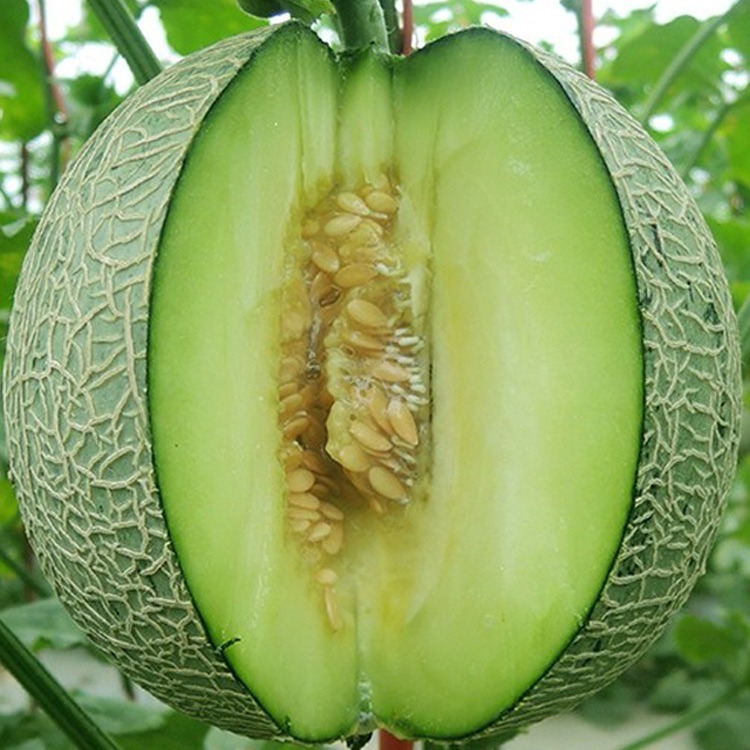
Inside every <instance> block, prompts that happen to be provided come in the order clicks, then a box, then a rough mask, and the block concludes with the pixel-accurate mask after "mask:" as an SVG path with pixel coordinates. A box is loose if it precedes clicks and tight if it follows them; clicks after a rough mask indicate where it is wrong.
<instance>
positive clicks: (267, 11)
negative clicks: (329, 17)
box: [237, 0, 334, 24]
mask: <svg viewBox="0 0 750 750" xmlns="http://www.w3.org/2000/svg"><path fill="white" fill-rule="evenodd" d="M237 4H238V5H239V7H240V9H241V10H243V11H244V12H245V13H248V14H249V15H251V16H257V17H258V18H272V17H273V16H278V15H281V14H282V13H289V15H290V16H291V17H292V18H297V19H298V20H300V21H302V22H303V23H306V24H311V23H313V21H315V20H316V19H317V18H320V16H322V15H323V14H325V13H333V12H334V9H333V5H332V4H331V3H330V2H329V0H237Z"/></svg>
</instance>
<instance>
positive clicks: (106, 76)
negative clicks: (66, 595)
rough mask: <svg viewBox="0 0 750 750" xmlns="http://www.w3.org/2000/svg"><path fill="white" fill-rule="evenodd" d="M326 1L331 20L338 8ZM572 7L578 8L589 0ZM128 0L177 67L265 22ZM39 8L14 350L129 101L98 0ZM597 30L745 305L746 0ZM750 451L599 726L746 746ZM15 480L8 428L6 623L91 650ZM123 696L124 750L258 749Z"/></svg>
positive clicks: (611, 20) (31, 641) (463, 10)
mask: <svg viewBox="0 0 750 750" xmlns="http://www.w3.org/2000/svg"><path fill="white" fill-rule="evenodd" d="M252 2H257V0H252ZM263 2H266V4H268V3H267V1H266V0H263ZM263 2H260V4H261V5H262V4H263ZM316 2H317V3H318V5H319V6H320V8H321V9H323V10H325V9H326V7H327V2H326V0H316ZM528 2H530V3H532V4H533V0H528ZM561 3H562V5H563V6H564V7H565V8H566V9H567V10H569V11H570V12H573V13H579V12H580V4H579V0H561ZM127 5H128V7H129V8H130V10H131V12H132V13H133V14H134V15H136V16H141V15H143V14H144V13H147V12H148V13H151V14H154V13H158V18H159V19H160V23H161V25H162V27H163V31H164V36H165V38H166V41H167V43H168V45H169V47H170V48H171V50H172V53H171V54H170V60H172V59H176V58H177V57H178V56H180V55H185V54H188V53H190V52H192V51H193V50H196V49H198V48H200V47H202V46H204V45H206V44H209V43H211V42H212V41H215V40H217V39H220V38H223V37H225V36H228V35H230V34H234V33H237V32H239V31H242V30H246V29H250V28H253V27H255V26H258V25H261V24H263V23H265V21H262V20H259V19H253V18H250V17H248V16H246V15H244V14H242V13H240V12H239V11H238V9H237V8H236V5H235V2H234V0H127ZM288 5H289V4H288ZM291 5H293V3H291ZM43 13H44V5H43V3H42V0H1V1H0V337H3V339H4V336H5V333H6V329H7V322H8V316H9V310H10V305H11V299H12V294H13V288H14V284H15V281H16V277H17V274H18V271H19V268H20V264H21V260H22V258H23V255H24V252H25V250H26V248H27V246H28V243H29V240H30V237H31V234H32V232H33V230H34V227H35V225H36V223H37V220H38V216H39V213H40V211H41V210H42V208H43V206H44V204H45V202H46V200H47V198H48V196H49V194H50V192H51V190H52V189H53V187H54V184H55V183H56V181H57V179H58V177H59V175H60V173H61V172H62V170H64V168H65V166H66V164H67V163H68V162H69V160H70V159H71V158H72V157H73V156H74V155H75V153H76V151H77V150H78V149H79V148H80V146H81V144H82V143H83V142H84V141H85V140H86V139H87V138H88V136H89V135H90V134H91V133H92V131H93V130H94V129H95V128H96V126H97V125H98V124H99V123H100V122H101V121H102V119H103V118H104V117H105V116H106V115H107V114H108V113H109V112H110V111H112V109H114V108H115V107H116V106H117V104H118V103H119V102H120V100H121V98H122V96H123V95H124V94H126V93H127V92H122V91H118V89H117V88H116V86H115V79H114V76H113V70H114V69H116V67H115V66H116V63H117V61H118V57H119V54H118V52H117V49H116V48H115V47H114V46H112V45H111V43H110V42H109V37H108V35H107V33H106V32H105V31H104V29H103V27H102V26H101V25H100V23H99V22H98V20H97V18H96V16H95V15H94V14H93V13H92V12H91V9H90V7H89V6H86V10H85V13H84V16H83V20H82V22H81V23H79V24H77V25H76V26H73V27H70V28H68V30H67V32H66V34H65V36H64V38H62V39H59V40H56V41H55V42H54V43H48V42H47V41H46V38H45V33H44V31H45V25H44V23H43V21H42V18H43ZM40 14H41V16H40ZM506 15H507V11H506V10H505V9H504V8H503V7H502V2H501V0H500V2H497V3H486V2H476V1H475V0H442V1H435V2H425V3H422V4H420V5H418V6H417V7H416V8H415V9H414V20H415V24H416V27H417V31H418V35H419V37H420V39H421V40H425V39H428V40H429V39H431V38H434V37H437V36H440V35H442V34H444V33H446V32H448V31H451V30H453V29H455V28H459V27H461V26H465V25H468V24H473V23H478V22H481V21H485V22H487V21H492V22H494V23H502V19H503V18H504V17H505V16H506ZM326 24H327V22H326V20H325V18H324V19H323V21H322V26H323V27H326ZM597 25H598V28H600V29H602V28H603V29H605V30H606V32H607V33H606V37H607V38H608V39H609V40H610V41H608V42H607V43H606V44H605V45H604V46H600V48H599V49H597V79H598V80H599V81H600V83H602V84H603V85H604V86H606V87H608V88H609V89H610V90H611V91H612V92H613V93H614V94H615V96H616V97H617V98H618V99H619V100H620V101H621V102H622V103H623V104H625V106H626V107H628V108H629V109H630V110H631V112H633V113H634V114H635V115H636V117H640V118H641V119H642V120H643V121H644V122H645V124H646V126H647V127H648V128H649V129H650V130H651V132H652V134H653V135H654V137H655V138H656V140H657V141H658V142H659V143H660V145H661V146H662V148H663V149H664V150H665V151H666V153H667V155H668V156H669V157H670V158H671V159H672V161H673V162H674V164H675V165H676V166H677V169H678V170H679V171H680V172H681V173H682V174H683V176H684V178H685V179H686V181H687V183H688V185H689V186H690V188H691V190H692V191H693V193H694V195H695V197H696V199H697V201H698V203H699V205H700V207H701V209H702V210H703V212H704V214H705V216H706V219H707V221H708V223H709V224H710V226H711V228H712V230H713V232H714V234H715V236H716V239H717V242H718V244H719V247H720V250H721V254H722V257H723V259H724V263H725V266H726V270H727V274H728V277H729V280H730V283H731V288H732V293H733V296H734V300H735V303H736V305H737V307H738V308H740V306H741V305H742V303H743V302H744V300H745V299H746V297H747V296H748V293H750V215H749V214H748V210H747V206H748V201H750V89H749V88H748V83H749V81H750V78H749V74H750V67H749V66H750V0H739V2H737V3H736V4H735V5H734V6H733V7H732V9H731V10H730V12H728V13H727V14H725V15H724V16H722V17H718V18H714V19H709V20H708V21H705V22H701V21H698V20H697V19H695V18H693V17H691V16H681V17H678V18H675V19H673V20H671V21H669V22H668V23H662V24H659V23H657V22H656V21H655V14H654V8H653V7H652V8H647V9H641V10H633V11H632V12H630V13H628V14H626V15H624V16H619V15H617V14H615V13H613V12H608V13H607V14H606V15H605V16H604V17H602V18H599V19H597ZM94 46H95V48H96V49H97V50H99V51H100V52H101V49H102V48H104V49H106V50H108V52H107V54H108V55H109V56H110V60H111V63H110V65H109V66H107V69H106V70H105V72H104V73H103V74H101V75H96V74H92V73H90V72H85V71H84V72H76V73H75V74H73V75H71V76H64V77H57V76H55V75H50V72H51V71H53V70H57V69H59V68H60V67H61V66H60V63H63V62H65V61H66V60H69V59H71V58H76V59H78V58H79V57H80V55H81V53H82V52H83V51H85V50H87V49H92V48H94ZM548 46H550V47H552V46H553V45H552V44H548ZM63 67H64V66H63ZM67 69H71V68H70V67H68V68H67ZM133 86H135V84H133ZM744 312H746V311H743V313H744ZM742 319H743V322H744V320H745V316H744V314H743V318H742ZM749 330H750V329H749ZM1 356H2V355H1V354H0V357H1ZM748 449H750V431H749V434H748V435H745V436H744V438H743V446H742V456H741V459H740V466H739V472H738V476H737V480H736V482H735V485H734V488H733V490H732V492H731V495H730V498H729V508H728V511H727V513H726V516H725V519H724V524H723V529H722V532H721V536H720V540H719V543H718V545H717V547H716V549H715V551H714V554H713V556H712V558H711V561H710V568H709V572H708V574H707V575H706V576H705V577H704V578H703V579H702V581H701V583H700V584H699V586H698V589H697V590H696V592H695V594H694V596H693V597H692V599H691V601H690V603H689V605H688V607H687V608H686V610H685V611H684V612H683V613H682V614H681V615H680V616H679V617H678V618H677V619H676V621H675V622H674V624H673V626H672V627H671V628H670V630H669V632H668V633H667V634H666V635H665V636H664V637H663V638H662V639H661V640H660V641H659V642H658V643H657V644H656V646H655V647H654V648H653V649H652V650H651V652H650V653H649V654H648V655H647V657H646V658H644V659H643V660H642V661H641V662H640V663H639V664H638V665H637V666H636V667H634V668H633V669H631V670H630V672H628V673H627V674H626V675H625V676H624V677H623V678H622V679H621V680H620V681H618V682H617V683H616V684H615V685H613V686H612V687H611V688H610V689H608V690H607V691H605V692H604V693H603V694H601V695H599V696H597V697H595V698H594V699H592V700H590V701H589V702H588V703H587V704H586V705H584V706H583V707H582V708H581V709H580V713H581V715H582V716H583V717H585V718H586V719H587V720H589V721H592V722H596V723H599V724H607V725H611V724H615V723H617V722H621V721H624V720H626V719H628V718H629V717H630V716H631V715H632V714H633V712H634V711H635V710H636V709H637V708H638V707H643V706H644V705H645V706H648V707H649V708H650V709H652V710H654V711H657V712H663V714H664V730H663V731H662V732H661V733H659V734H660V736H665V735H668V734H669V733H671V732H673V731H675V730H676V729H678V728H682V727H685V726H689V727H691V728H692V731H693V732H694V736H695V740H696V742H697V744H698V745H699V746H700V747H701V748H704V750H750V645H749V644H750V587H749V586H748V583H747V581H748V574H750V512H748V492H749V490H750V462H749V461H748V459H747V453H748ZM6 473H7V455H6V452H5V447H4V440H3V436H2V434H0V619H2V621H3V622H5V623H6V624H7V625H8V626H9V627H10V628H11V630H12V631H13V632H15V634H16V635H17V636H18V637H19V638H20V639H21V640H22V641H23V642H24V643H25V644H26V645H27V646H28V647H29V648H31V649H32V650H33V651H35V652H39V651H44V652H45V653H46V654H49V653H50V652H52V653H54V652H58V651H63V650H69V649H79V652H76V653H83V652H84V650H85V652H86V653H89V652H90V647H89V646H88V645H87V644H86V643H85V642H84V640H83V638H82V637H81V635H80V633H79V632H78V631H77V629H76V627H75V626H74V625H73V624H72V623H71V622H70V620H69V619H68V618H67V616H66V615H65V614H64V613H63V612H62V610H61V609H60V607H59V606H58V604H57V602H56V600H54V599H52V598H49V597H50V594H49V591H48V589H47V586H46V584H45V583H44V581H43V580H42V579H41V577H40V575H39V573H38V571H37V569H36V566H35V563H34V560H33V557H32V555H31V553H30V551H29V550H28V548H27V546H26V543H25V540H24V537H23V532H22V528H21V524H20V521H19V518H18V511H17V507H16V502H15V498H14V495H13V490H12V487H11V485H10V483H9V482H8V481H7V479H5V478H4V477H5V475H6ZM93 656H94V658H96V655H95V654H94V655H93ZM115 682H116V680H115ZM120 686H121V687H120V689H119V690H118V692H119V696H120V697H117V698H106V699H105V698H102V697H100V696H97V695H94V694H88V693H85V692H81V693H79V694H77V695H76V696H75V697H76V698H77V699H78V702H79V703H80V705H81V706H82V707H83V708H84V710H85V711H86V712H87V713H88V714H89V715H91V716H92V717H93V718H95V720H96V721H97V722H98V723H99V724H100V726H101V727H102V728H103V729H104V730H105V731H106V732H108V733H110V734H111V735H113V736H115V737H116V741H117V744H118V745H120V746H121V747H122V748H124V749H125V750H128V748H133V749H135V748H138V749H139V750H149V749H150V748H154V749H156V748H158V749H159V750H187V749H188V748H190V749H192V748H205V750H236V749H238V748H246V747H250V746H251V744H253V743H249V742H248V741H247V740H242V739H240V738H236V737H234V736H232V735H229V734H227V733H225V732H219V731H217V730H215V729H210V728H209V727H207V726H205V725H203V724H200V723H199V722H196V721H193V720H191V719H186V718H184V717H182V716H180V715H177V714H175V713H173V712H171V711H169V710H168V709H165V708H163V707H161V706H157V705H155V704H154V703H153V702H151V701H146V702H144V701H143V700H142V699H141V698H139V697H138V696H137V695H136V694H135V693H134V691H133V688H132V686H131V685H129V684H128V683H127V681H125V680H124V679H123V680H122V681H121V683H120ZM658 738H659V737H658V736H656V735H654V736H648V737H644V738H643V739H642V740H640V741H639V742H636V743H632V744H630V745H628V748H627V749H626V748H623V749H622V750H636V748H639V747H646V746H648V745H650V744H653V742H655V741H656V740H657V739H658ZM254 744H255V745H257V744H265V745H270V744H272V743H254ZM512 744H513V743H512V742H511V743H510V747H512ZM69 747H72V745H71V744H70V742H69V741H68V740H67V739H66V738H65V736H64V735H63V734H62V733H61V732H60V730H59V729H58V728H57V727H56V725H55V724H54V723H53V722H52V721H50V720H49V719H48V718H47V716H46V715H45V714H44V713H43V712H42V711H40V710H38V708H36V706H35V704H34V703H33V702H32V701H29V703H28V704H27V705H26V706H24V707H22V708H20V709H14V710H5V709H4V708H3V704H2V702H0V748H9V749H10V748H13V749H15V750H43V749H44V748H50V749H55V750H58V749H59V750H64V749H65V748H69ZM268 750H271V749H270V748H269V749H268Z"/></svg>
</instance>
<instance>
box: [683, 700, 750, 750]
mask: <svg viewBox="0 0 750 750" xmlns="http://www.w3.org/2000/svg"><path fill="white" fill-rule="evenodd" d="M694 737H695V740H696V742H697V743H698V746H699V747H700V748H701V750H730V749H731V750H750V701H748V700H747V699H745V700H743V701H738V702H737V704H736V705H735V706H732V707H731V708H724V709H723V710H722V711H721V712H719V713H717V714H715V715H714V716H712V717H710V718H708V719H706V721H704V722H703V724H702V725H701V726H699V727H698V728H697V729H696V730H695V732H694Z"/></svg>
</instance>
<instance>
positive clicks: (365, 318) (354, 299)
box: [278, 175, 429, 631]
mask: <svg viewBox="0 0 750 750" xmlns="http://www.w3.org/2000/svg"><path fill="white" fill-rule="evenodd" d="M399 205H400V196H399V192H398V189H397V188H395V187H394V186H393V183H392V181H391V180H390V178H389V177H388V176H386V175H381V176H379V177H377V178H375V179H374V180H373V181H372V182H371V183H367V184H363V185H359V186H346V187H345V188H343V189H341V190H334V191H332V192H331V193H329V194H328V195H327V196H325V197H324V198H323V199H322V200H321V201H320V203H318V205H316V206H315V207H314V208H313V209H312V210H310V211H308V212H307V214H306V215H305V216H304V217H303V218H302V219H301V221H300V222H299V223H298V225H297V229H296V230H295V229H294V228H293V227H292V228H291V229H290V232H291V234H290V238H289V241H288V242H289V244H288V247H287V252H286V255H285V260H284V282H283V285H282V290H281V297H282V299H281V308H282V309H281V314H280V327H281V335H280V341H281V355H280V359H279V370H278V372H279V388H278V415H279V417H278V420H279V433H280V437H279V440H280V447H279V459H280V462H281V465H282V467H283V469H284V483H285V498H286V527H287V529H288V532H289V534H290V535H291V536H292V538H294V539H295V540H296V543H297V546H298V548H299V550H300V553H301V555H302V557H303V560H304V561H305V562H306V563H307V564H308V565H309V567H310V570H311V580H312V581H314V583H315V585H317V586H319V587H320V591H321V595H322V610H323V612H324V614H325V617H326V618H327V620H328V623H329V626H330V628H331V629H332V630H333V631H338V630H340V629H341V628H342V627H343V619H342V616H341V610H340V604H339V593H338V592H337V589H338V587H339V586H340V585H341V581H340V578H341V576H340V570H339V566H340V565H341V564H342V563H341V562H340V561H341V560H342V557H341V556H342V554H343V553H344V551H345V549H346V539H347V533H348V532H347V528H348V524H349V523H353V522H354V519H356V518H358V517H360V516H362V515H363V514H364V515H367V516H370V517H372V518H373V522H374V521H375V520H376V519H382V521H381V520H378V521H377V522H378V523H384V522H385V520H386V519H387V518H389V517H391V516H393V515H394V514H397V513H403V509H404V507H406V506H408V505H409V504H410V503H412V502H416V501H417V499H418V493H417V491H416V489H415V488H418V487H419V482H420V481H422V482H423V483H424V482H425V481H426V480H425V479H421V480H420V477H423V476H424V475H425V467H426V465H427V457H428V454H427V449H426V437H427V436H428V435H429V432H428V421H429V412H428V399H427V394H428V392H429V381H428V374H429V362H428V359H427V353H426V350H425V347H424V341H423V338H422V335H421V331H422V330H424V327H425V324H424V315H425V314H426V313H425V310H424V309H423V308H424V303H422V308H420V307H419V305H417V304H415V302H414V299H413V292H412V285H413V279H412V277H411V276H410V275H409V273H408V269H407V268H405V251H404V249H403V248H402V247H401V245H400V240H399V239H398V221H399V210H400V209H399ZM295 232H296V234H295ZM420 316H421V317H420ZM415 493H416V494H415ZM357 524H358V525H361V524H360V523H359V522H357ZM337 571H338V572H337Z"/></svg>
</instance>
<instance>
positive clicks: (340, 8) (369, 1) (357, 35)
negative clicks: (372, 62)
mask: <svg viewBox="0 0 750 750" xmlns="http://www.w3.org/2000/svg"><path fill="white" fill-rule="evenodd" d="M97 2H102V0H97ZM331 2H332V3H333V6H334V8H335V9H336V15H337V17H338V21H339V26H340V28H341V41H342V42H343V44H344V48H345V49H347V50H350V51H357V50H362V49H367V48H372V49H376V50H380V51H382V52H388V50H389V44H388V31H387V29H386V23H385V15H384V13H383V8H382V7H381V5H380V3H379V2H378V0H331Z"/></svg>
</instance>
